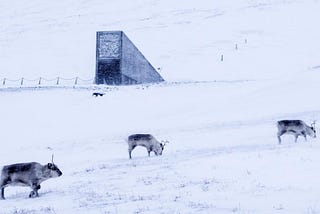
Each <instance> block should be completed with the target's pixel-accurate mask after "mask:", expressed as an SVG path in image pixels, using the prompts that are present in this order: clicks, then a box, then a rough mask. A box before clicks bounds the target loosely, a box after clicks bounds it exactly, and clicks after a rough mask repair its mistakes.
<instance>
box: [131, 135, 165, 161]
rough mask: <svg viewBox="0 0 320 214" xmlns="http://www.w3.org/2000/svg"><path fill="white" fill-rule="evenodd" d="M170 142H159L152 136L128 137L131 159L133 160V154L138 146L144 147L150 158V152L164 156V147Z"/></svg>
mask: <svg viewBox="0 0 320 214" xmlns="http://www.w3.org/2000/svg"><path fill="white" fill-rule="evenodd" d="M166 143H168V141H161V143H160V142H159V141H157V140H156V139H155V138H154V137H153V136H152V135H151V134H133V135H130V136H129V137H128V146H129V148H128V151H129V158H130V159H131V152H132V150H133V149H134V148H135V147H136V146H143V147H145V148H146V149H147V151H148V156H149V157H150V152H154V154H155V155H157V156H158V155H162V152H163V149H164V146H165V145H166Z"/></svg>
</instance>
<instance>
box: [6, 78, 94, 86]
mask: <svg viewBox="0 0 320 214" xmlns="http://www.w3.org/2000/svg"><path fill="white" fill-rule="evenodd" d="M93 83H94V79H93V78H91V79H83V78H80V77H73V78H64V77H56V78H52V79H47V78H44V77H39V78H36V79H28V78H24V77H22V78H20V79H8V78H3V79H2V80H1V82H0V87H19V86H20V87H22V86H33V87H35V86H59V85H60V86H76V85H92V84H93Z"/></svg>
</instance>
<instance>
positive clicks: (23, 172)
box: [0, 156, 62, 199]
mask: <svg viewBox="0 0 320 214" xmlns="http://www.w3.org/2000/svg"><path fill="white" fill-rule="evenodd" d="M61 175H62V172H61V171H60V170H59V168H58V167H57V166H56V165H55V164H54V163H53V156H52V163H48V164H46V165H41V164H40V163H37V162H31V163H17V164H12V165H7V166H4V167H3V168H2V172H1V178H0V188H1V198H0V199H5V198H4V189H5V188H6V187H7V186H29V187H31V189H32V191H31V192H30V194H29V198H34V197H38V196H39V194H38V190H39V189H40V188H41V186H40V184H41V183H42V182H43V181H45V180H48V179H49V178H55V177H59V176H61Z"/></svg>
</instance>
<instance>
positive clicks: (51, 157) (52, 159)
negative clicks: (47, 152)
mask: <svg viewBox="0 0 320 214" xmlns="http://www.w3.org/2000/svg"><path fill="white" fill-rule="evenodd" d="M51 162H52V163H53V154H52V157H51Z"/></svg>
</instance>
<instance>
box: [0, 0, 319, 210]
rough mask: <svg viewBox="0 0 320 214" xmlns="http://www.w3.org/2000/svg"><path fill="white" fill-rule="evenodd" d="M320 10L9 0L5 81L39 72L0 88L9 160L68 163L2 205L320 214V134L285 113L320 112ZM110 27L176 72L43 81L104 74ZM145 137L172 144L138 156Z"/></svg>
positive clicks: (257, 1) (258, 3)
mask: <svg viewBox="0 0 320 214" xmlns="http://www.w3.org/2000/svg"><path fill="white" fill-rule="evenodd" d="M319 11H320V1H319V0H237V1H231V0H224V1H216V0H211V1H209V0H198V1H191V0H190V1H189V0H186V1H169V0H162V1H159V0H137V1H130V0H118V1H103V0H90V1H88V0H78V1H76V0H63V1H62V0H59V1H42V0H28V1H27V0H10V1H8V0H2V1H0V24H1V25H0V79H3V78H8V79H16V80H19V79H21V78H22V77H24V78H26V79H35V81H34V82H35V83H30V85H29V86H22V87H19V86H10V87H9V86H7V85H6V86H0V102H1V104H0V110H1V111H0V112H1V122H0V136H1V144H0V145H1V149H0V165H8V164H13V163H20V162H31V161H37V162H39V163H42V164H46V163H48V162H50V161H51V154H52V153H54V159H55V160H54V161H55V163H56V164H57V165H58V166H59V168H60V169H61V171H62V172H63V175H62V176H61V177H59V178H54V179H50V180H48V181H45V182H44V183H42V185H41V186H42V188H41V189H40V190H39V195H40V197H39V198H35V199H29V198H28V194H29V192H30V189H29V188H26V187H7V188H6V189H5V196H6V200H1V201H0V213H1V214H9V213H10V214H11V213H16V214H34V213H36V214H38V213H66V214H69V213H86V214H87V213H89V214H91V213H320V199H319V194H320V182H319V180H318V179H319V175H320V172H319V169H320V168H319V165H320V155H319V153H320V144H319V139H318V138H315V139H313V138H308V140H307V141H306V142H305V140H304V139H303V138H299V139H298V142H297V143H294V139H293V137H292V136H290V135H284V136H283V143H282V144H281V145H279V144H278V142H277V137H276V132H277V128H276V121H277V120H281V119H301V120H304V121H305V122H307V123H308V124H310V123H311V122H313V121H314V120H319V118H320V101H319V98H318V96H317V95H318V93H319V89H320V84H319V82H320V51H319V50H320V42H319V38H320V29H319V27H318V21H319V20H320V13H319ZM102 30H123V31H124V32H125V33H126V34H127V35H128V36H129V38H130V39H131V40H132V41H133V42H134V43H135V44H136V45H137V47H138V48H139V49H140V50H141V51H142V53H143V54H144V55H145V56H146V58H148V59H149V60H150V62H151V63H152V64H153V65H154V66H155V67H161V68H162V69H161V71H160V72H161V75H162V76H163V77H164V79H166V80H167V81H166V82H164V83H161V84H154V85H137V86H121V87H114V86H95V85H78V86H75V87H73V86H72V84H71V85H70V84H68V83H65V84H62V85H60V86H59V87H45V86H44V87H38V86H37V84H36V79H37V78H39V77H43V78H48V79H50V78H56V77H58V76H59V77H65V78H72V77H76V76H78V77H81V78H84V79H90V78H93V77H94V71H95V41H96V40H95V36H96V31H102ZM236 46H237V49H236ZM221 55H223V56H224V61H221ZM30 82H32V81H30ZM0 84H1V82H0ZM18 85H19V84H18ZM97 90H98V91H101V92H105V95H104V96H103V97H93V96H92V92H93V91H97ZM317 130H318V131H319V129H318V127H317ZM133 133H151V134H153V135H154V136H155V137H156V138H157V139H159V140H169V141H170V143H169V144H168V145H166V147H165V150H164V152H163V155H162V156H154V155H152V156H151V157H148V156H147V151H146V150H145V148H139V147H138V148H136V149H135V150H134V151H133V153H132V156H133V158H132V160H129V158H128V150H127V149H128V146H127V143H126V138H127V137H128V135H130V134H133Z"/></svg>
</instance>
